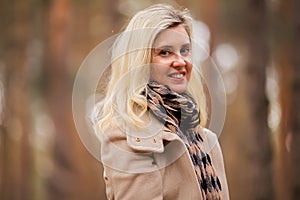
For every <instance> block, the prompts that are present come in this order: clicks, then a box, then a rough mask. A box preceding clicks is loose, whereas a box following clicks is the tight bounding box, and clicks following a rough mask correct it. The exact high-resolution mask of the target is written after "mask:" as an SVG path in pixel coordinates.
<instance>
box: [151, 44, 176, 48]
mask: <svg viewBox="0 0 300 200" xmlns="http://www.w3.org/2000/svg"><path fill="white" fill-rule="evenodd" d="M172 48H174V47H173V46H172V45H162V46H157V47H154V49H172Z"/></svg>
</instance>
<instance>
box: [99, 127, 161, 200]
mask: <svg viewBox="0 0 300 200" xmlns="http://www.w3.org/2000/svg"><path fill="white" fill-rule="evenodd" d="M101 161H102V164H103V166H104V174H103V176H104V180H105V183H106V195H107V198H108V199H109V200H120V199H122V200H135V199H141V197H143V199H153V200H162V199H163V194H162V193H163V192H162V191H163V190H162V178H161V173H160V170H159V169H158V167H157V165H156V163H155V161H154V157H153V154H152V153H151V152H150V153H149V152H148V153H146V152H137V151H135V150H134V149H132V148H130V147H129V146H128V144H127V140H126V136H124V135H123V133H122V132H120V131H112V132H110V133H108V134H106V136H105V137H102V139H101Z"/></svg>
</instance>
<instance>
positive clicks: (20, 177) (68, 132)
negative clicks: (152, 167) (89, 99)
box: [0, 0, 300, 200]
mask: <svg viewBox="0 0 300 200" xmlns="http://www.w3.org/2000/svg"><path fill="white" fill-rule="evenodd" d="M157 2H167V1H154V0H140V1H134V0H122V1H121V0H88V1H84V0H1V1H0V30H1V31H0V199H1V200H27V199H28V200H29V199H30V200H40V199H46V200H47V199H49V200H53V199H58V200H69V199H70V200H83V199H84V200H96V199H103V200H104V199H106V197H105V189H104V182H103V180H102V166H101V163H100V162H98V161H97V160H96V159H95V158H94V157H93V156H91V155H90V154H89V153H88V151H87V150H86V149H85V147H84V146H83V145H82V143H81V141H80V139H79V137H78V134H77V131H76V129H75V126H74V122H73V117H72V107H71V105H72V87H73V81H74V79H75V76H76V73H77V70H78V69H79V67H80V64H81V63H82V62H83V60H84V58H85V57H86V56H87V54H88V53H89V52H90V51H91V50H92V49H93V48H94V47H95V46H96V45H98V44H99V43H100V42H101V41H103V40H105V39H107V38H108V37H110V36H112V35H113V34H116V33H118V32H119V31H120V29H121V28H122V27H123V25H124V23H125V22H126V21H127V19H128V18H129V17H130V16H131V15H132V14H133V13H135V12H136V11H137V10H139V9H142V8H145V7H146V6H148V5H151V4H153V3H157ZM176 3H178V4H179V5H182V6H184V7H187V8H189V9H190V11H191V13H192V15H193V16H194V18H195V19H196V20H198V22H199V23H200V24H201V26H200V27H202V29H201V30H199V31H200V32H201V34H202V36H203V37H201V38H200V39H201V40H203V41H202V42H204V43H205V46H206V47H207V50H208V51H209V52H210V56H211V57H212V58H214V60H215V61H216V63H217V64H218V66H219V67H220V71H221V73H222V76H223V81H224V85H225V88H226V98H227V105H226V106H227V114H226V121H225V125H224V128H223V132H222V134H221V136H220V138H219V140H220V143H221V146H222V148H223V154H224V159H225V165H226V171H227V177H228V184H229V189H230V194H231V199H233V200H240V199H243V200H253V199H255V200H260V199H261V200H263V199H264V200H269V199H270V200H273V199H278V200H290V199H293V200H296V199H297V200H298V199H300V153H299V152H300V105H299V104H300V103H299V102H300V37H299V36H300V12H299V10H300V2H299V1H298V0H185V1H184V0H178V1H176ZM199 56H200V55H199ZM201 59H204V60H205V58H202V57H201Z"/></svg>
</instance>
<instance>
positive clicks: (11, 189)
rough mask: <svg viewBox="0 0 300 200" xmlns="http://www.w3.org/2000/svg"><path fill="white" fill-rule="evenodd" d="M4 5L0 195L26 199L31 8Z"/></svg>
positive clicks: (10, 199) (28, 190) (23, 4)
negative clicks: (28, 54) (28, 49)
mask: <svg viewBox="0 0 300 200" xmlns="http://www.w3.org/2000/svg"><path fill="white" fill-rule="evenodd" d="M2 6H3V7H2ZM1 9H2V11H3V13H1V14H2V16H1V19H4V20H3V22H2V24H1V26H2V25H4V27H3V28H1V32H2V34H3V35H4V37H2V38H1V39H4V41H1V45H3V49H1V58H0V59H1V60H3V63H1V64H3V65H2V66H1V70H2V71H1V72H3V74H2V76H3V75H4V77H1V81H3V92H4V93H3V94H4V96H3V97H4V102H1V103H4V105H2V106H3V107H4V110H3V113H1V115H2V117H4V118H3V121H2V123H1V124H0V126H1V127H0V129H1V134H0V137H1V138H0V139H1V144H0V145H1V156H0V159H1V161H0V171H1V172H0V176H1V177H0V178H1V183H0V199H3V200H21V199H22V200H27V199H30V195H31V192H32V191H31V186H32V179H31V178H30V175H31V164H32V157H31V148H30V146H29V136H30V135H29V133H30V132H29V131H30V124H31V121H30V117H29V116H30V114H29V109H28V108H29V100H28V98H29V97H28V66H27V63H28V57H27V48H28V41H29V28H30V23H29V13H28V11H29V8H28V4H27V3H26V2H16V1H10V2H8V1H5V2H1Z"/></svg>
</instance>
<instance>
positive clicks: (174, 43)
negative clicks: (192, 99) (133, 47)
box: [150, 25, 192, 93]
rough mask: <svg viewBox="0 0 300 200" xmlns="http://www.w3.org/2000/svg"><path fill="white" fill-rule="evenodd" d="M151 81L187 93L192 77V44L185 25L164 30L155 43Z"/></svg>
mask: <svg viewBox="0 0 300 200" xmlns="http://www.w3.org/2000/svg"><path fill="white" fill-rule="evenodd" d="M151 63H152V66H151V74H150V79H151V80H154V81H157V82H159V83H160V84H163V85H167V86H169V87H170V89H171V90H173V91H175V92H177V93H182V92H185V91H186V88H187V84H188V81H189V79H190V76H191V71H192V63H191V44H190V39H189V35H188V33H187V32H186V30H185V28H184V26H183V25H178V26H175V27H172V28H168V29H166V30H163V31H162V32H161V33H160V34H159V35H158V37H157V38H156V40H155V41H154V50H153V53H152V60H151Z"/></svg>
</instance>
